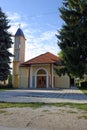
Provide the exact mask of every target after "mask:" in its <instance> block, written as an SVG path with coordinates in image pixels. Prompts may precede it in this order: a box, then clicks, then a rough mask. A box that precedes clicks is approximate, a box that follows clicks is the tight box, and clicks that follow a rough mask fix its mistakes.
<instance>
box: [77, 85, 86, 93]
mask: <svg viewBox="0 0 87 130" xmlns="http://www.w3.org/2000/svg"><path fill="white" fill-rule="evenodd" d="M78 88H79V89H80V90H81V91H82V92H83V93H84V94H86V95H87V88H83V87H78Z"/></svg>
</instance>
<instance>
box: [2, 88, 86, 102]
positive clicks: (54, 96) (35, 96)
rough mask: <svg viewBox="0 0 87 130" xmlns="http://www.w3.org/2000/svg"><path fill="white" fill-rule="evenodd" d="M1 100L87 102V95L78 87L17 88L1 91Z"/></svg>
mask: <svg viewBox="0 0 87 130" xmlns="http://www.w3.org/2000/svg"><path fill="white" fill-rule="evenodd" d="M0 101H6V102H45V103H58V102H73V103H87V95H85V94H83V93H82V91H80V90H79V89H78V88H76V87H72V88H71V89H59V90H29V89H27V90H26V89H16V90H6V91H0Z"/></svg>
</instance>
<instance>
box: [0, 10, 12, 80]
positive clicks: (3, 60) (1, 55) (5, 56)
mask: <svg viewBox="0 0 87 130" xmlns="http://www.w3.org/2000/svg"><path fill="white" fill-rule="evenodd" d="M9 28H10V25H9V21H8V19H7V16H6V15H5V13H3V12H2V9H1V8H0V80H1V81H5V80H6V79H7V78H8V75H9V74H10V69H11V68H10V63H11V62H10V57H12V56H13V55H12V54H11V53H10V52H9V48H11V45H12V39H11V36H12V35H11V34H10V33H9V32H8V29H9Z"/></svg>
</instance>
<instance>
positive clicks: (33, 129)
mask: <svg viewBox="0 0 87 130" xmlns="http://www.w3.org/2000/svg"><path fill="white" fill-rule="evenodd" d="M0 130H45V129H36V128H29V127H28V128H14V127H5V126H0Z"/></svg>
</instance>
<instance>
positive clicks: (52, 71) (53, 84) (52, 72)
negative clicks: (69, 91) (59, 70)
mask: <svg viewBox="0 0 87 130" xmlns="http://www.w3.org/2000/svg"><path fill="white" fill-rule="evenodd" d="M53 71H54V70H53V64H52V88H54V83H53V82H54V79H53V77H54V74H53Z"/></svg>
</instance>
